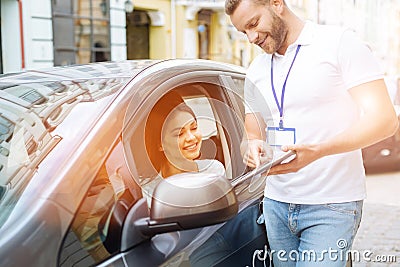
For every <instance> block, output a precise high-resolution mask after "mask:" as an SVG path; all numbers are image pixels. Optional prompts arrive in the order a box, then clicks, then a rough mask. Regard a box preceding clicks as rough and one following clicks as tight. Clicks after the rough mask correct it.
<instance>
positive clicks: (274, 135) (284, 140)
mask: <svg viewBox="0 0 400 267" xmlns="http://www.w3.org/2000/svg"><path fill="white" fill-rule="evenodd" d="M267 143H268V144H269V145H270V146H273V147H281V146H283V145H293V144H296V129H295V128H285V127H267Z"/></svg>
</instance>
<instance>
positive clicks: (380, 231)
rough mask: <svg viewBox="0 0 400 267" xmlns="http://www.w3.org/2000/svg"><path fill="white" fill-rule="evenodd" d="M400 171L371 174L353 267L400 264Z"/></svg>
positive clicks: (381, 266) (356, 242) (391, 266)
mask: <svg viewBox="0 0 400 267" xmlns="http://www.w3.org/2000/svg"><path fill="white" fill-rule="evenodd" d="M399 189H400V173H390V174H379V175H370V176H368V177H367V194H368V197H367V199H366V200H365V202H364V211H363V217H362V220H361V225H360V228H359V230H358V234H357V236H356V239H355V241H354V244H353V248H352V251H353V252H354V253H355V254H353V255H356V256H357V255H359V256H360V258H359V260H358V259H355V258H354V256H353V266H355V267H364V266H366V267H370V266H371V267H373V266H378V267H386V266H390V267H394V266H400V221H399V220H400V192H399Z"/></svg>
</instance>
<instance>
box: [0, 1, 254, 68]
mask: <svg viewBox="0 0 400 267" xmlns="http://www.w3.org/2000/svg"><path fill="white" fill-rule="evenodd" d="M0 1H1V5H0V8H1V12H0V14H1V53H0V56H1V61H0V62H1V69H0V70H1V72H2V73H9V72H16V71H20V70H23V69H39V68H45V67H51V66H60V65H67V64H82V63H89V62H95V61H104V60H125V59H143V58H150V59H167V58H203V59H213V60H218V61H223V62H230V63H234V64H241V65H244V66H246V65H248V64H249V60H250V59H251V58H252V54H253V53H254V52H253V51H255V50H256V48H254V47H251V46H249V45H248V44H247V42H246V39H245V38H244V36H243V35H241V34H238V33H237V32H236V31H235V30H234V29H233V27H232V26H231V25H230V23H229V18H228V17H227V16H226V15H225V13H224V0H151V1H149V0H133V1H130V2H131V3H132V4H133V7H134V9H133V11H132V12H130V11H129V10H126V6H125V4H126V2H127V1H126V0H62V1H61V0H58V1H51V0H35V1H33V0H0Z"/></svg>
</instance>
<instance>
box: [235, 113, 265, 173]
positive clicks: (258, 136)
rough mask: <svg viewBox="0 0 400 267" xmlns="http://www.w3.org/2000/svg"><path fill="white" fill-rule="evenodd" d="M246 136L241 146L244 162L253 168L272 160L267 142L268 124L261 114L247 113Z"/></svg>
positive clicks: (245, 122)
mask: <svg viewBox="0 0 400 267" xmlns="http://www.w3.org/2000/svg"><path fill="white" fill-rule="evenodd" d="M244 127H245V134H244V135H243V140H242V143H241V144H240V152H241V154H242V157H243V162H244V163H245V164H247V165H248V166H249V167H251V168H255V167H257V166H259V165H260V164H261V163H263V162H265V161H269V160H271V159H272V151H271V149H270V148H269V147H268V145H267V144H266V142H265V135H266V134H265V128H266V124H265V122H264V120H263V119H262V116H261V114H260V113H247V114H246V115H245V121H244Z"/></svg>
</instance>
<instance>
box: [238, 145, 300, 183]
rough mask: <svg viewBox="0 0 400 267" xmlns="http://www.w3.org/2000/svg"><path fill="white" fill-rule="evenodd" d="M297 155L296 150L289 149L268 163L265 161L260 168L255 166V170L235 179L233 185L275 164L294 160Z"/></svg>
mask: <svg viewBox="0 0 400 267" xmlns="http://www.w3.org/2000/svg"><path fill="white" fill-rule="evenodd" d="M295 157H296V152H294V151H293V150H289V151H288V152H285V153H283V154H282V155H280V156H279V157H276V158H274V159H273V160H272V161H270V162H268V163H264V164H262V165H261V166H259V167H258V168H255V169H254V170H252V171H249V172H247V173H245V174H243V175H241V176H239V177H237V178H235V179H233V180H232V182H231V183H232V186H233V187H235V186H237V185H239V184H241V183H243V182H245V181H246V180H247V179H249V178H252V177H253V176H254V175H256V174H261V173H264V172H266V171H268V170H269V169H270V168H272V167H273V166H276V165H278V164H281V163H287V162H289V161H291V160H293V159H294V158H295Z"/></svg>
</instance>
